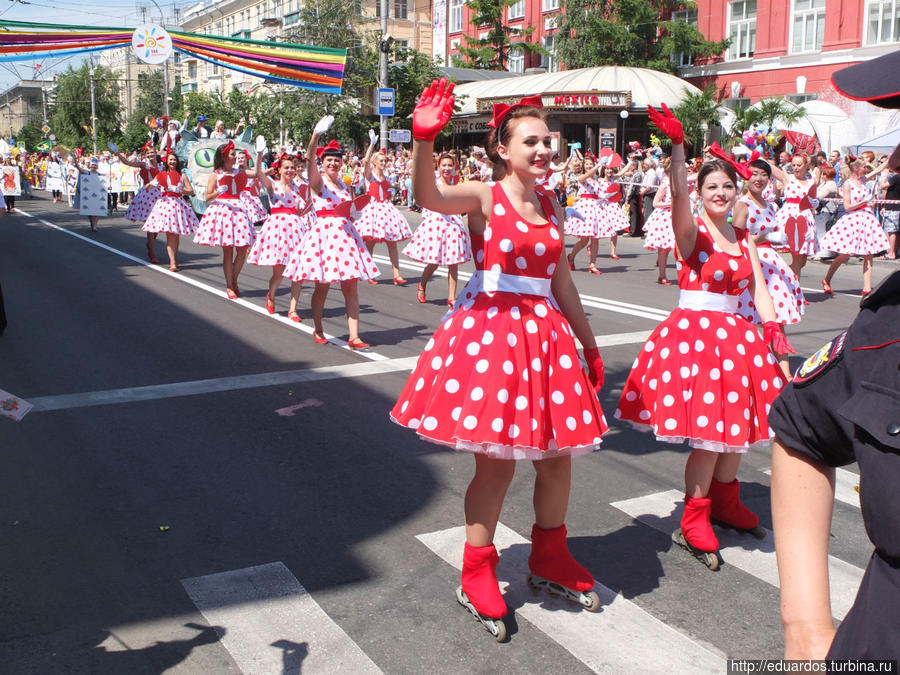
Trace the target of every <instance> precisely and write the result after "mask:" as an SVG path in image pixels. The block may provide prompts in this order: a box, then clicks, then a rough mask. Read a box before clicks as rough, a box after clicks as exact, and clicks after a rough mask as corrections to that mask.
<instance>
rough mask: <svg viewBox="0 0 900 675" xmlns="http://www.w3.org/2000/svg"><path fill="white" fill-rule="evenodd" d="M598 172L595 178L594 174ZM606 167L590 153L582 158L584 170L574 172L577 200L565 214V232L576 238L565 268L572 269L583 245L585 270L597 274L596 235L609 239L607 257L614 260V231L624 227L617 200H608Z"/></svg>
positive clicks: (598, 237) (625, 226)
mask: <svg viewBox="0 0 900 675" xmlns="http://www.w3.org/2000/svg"><path fill="white" fill-rule="evenodd" d="M597 175H599V176H600V178H599V179H597V178H595V176H597ZM605 176H606V167H605V166H602V165H600V164H599V163H598V162H597V159H596V158H595V157H594V156H593V155H590V154H589V155H587V156H585V158H584V173H583V174H581V175H580V176H578V200H577V201H576V202H575V205H574V206H573V207H572V209H571V210H570V211H568V213H569V214H570V215H569V216H568V218H566V222H565V227H564V230H565V233H566V234H568V235H571V236H573V237H580V239H579V240H578V241H577V242H576V243H575V246H573V247H572V251H571V252H570V253H569V256H568V259H567V260H568V263H569V269H570V270H574V269H575V256H576V255H578V252H579V251H580V250H581V249H583V248H584V247H585V246H587V247H588V257H589V258H590V264H589V265H588V272H590V273H591V274H601V272H600V270H599V269H597V266H596V265H595V264H594V261H595V260H596V258H597V249H598V248H599V244H600V239H601V238H602V239H609V242H610V249H611V252H610V254H609V257H610V258H612V259H613V260H618V259H619V256H618V255H616V242H617V241H618V236H617V235H616V232H617V231H619V230H625V229H628V221H627V220H626V218H625V213H624V212H623V211H622V209H621V207H620V206H619V205H618V204H615V203H612V202H610V201H609V200H608V199H607V198H606V195H607V190H608V189H609V186H610V182H609V181H608V180H606V177H605Z"/></svg>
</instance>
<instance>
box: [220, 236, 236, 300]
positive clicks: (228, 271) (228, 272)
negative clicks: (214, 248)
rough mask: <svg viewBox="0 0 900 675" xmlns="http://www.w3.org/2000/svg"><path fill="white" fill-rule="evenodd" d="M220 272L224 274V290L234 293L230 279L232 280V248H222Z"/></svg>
mask: <svg viewBox="0 0 900 675" xmlns="http://www.w3.org/2000/svg"><path fill="white" fill-rule="evenodd" d="M222 271H223V272H224V274H225V288H226V290H229V291H232V292H234V286H232V285H231V284H232V279H233V278H234V246H223V247H222Z"/></svg>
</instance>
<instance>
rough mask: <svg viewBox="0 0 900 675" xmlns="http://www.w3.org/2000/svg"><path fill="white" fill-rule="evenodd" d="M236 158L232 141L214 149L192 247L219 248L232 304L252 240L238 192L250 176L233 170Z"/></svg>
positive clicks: (252, 230)
mask: <svg viewBox="0 0 900 675" xmlns="http://www.w3.org/2000/svg"><path fill="white" fill-rule="evenodd" d="M236 156H237V155H236V152H235V149H234V143H233V142H232V141H228V142H227V143H225V144H223V145H220V146H219V147H218V148H216V154H215V156H214V157H213V169H214V170H213V172H212V173H211V174H210V175H209V182H208V183H207V185H206V195H205V198H206V203H207V204H208V206H207V207H206V212H205V213H204V214H203V218H201V219H200V227H199V228H198V229H197V234H196V235H195V236H194V243H197V244H200V245H201V246H221V247H222V270H223V271H224V273H225V294H226V295H227V296H228V298H229V299H230V300H236V299H237V298H238V296H239V295H240V292H241V291H240V288H238V275H239V274H240V273H241V269H242V268H243V267H244V261H245V260H246V259H247V251H248V250H249V249H250V247H251V246H252V245H253V242H254V241H255V240H256V230H255V229H254V228H253V222H252V221H251V220H250V217H249V216H248V215H247V212H246V211H244V209H243V208H241V191H242V190H243V189H244V187H245V186H246V185H247V180H248V178H249V177H250V173H251V172H250V171H238V170H237V169H236V167H235V158H236ZM258 165H259V164H258V162H257V166H258ZM252 174H253V176H255V175H256V169H253V170H252Z"/></svg>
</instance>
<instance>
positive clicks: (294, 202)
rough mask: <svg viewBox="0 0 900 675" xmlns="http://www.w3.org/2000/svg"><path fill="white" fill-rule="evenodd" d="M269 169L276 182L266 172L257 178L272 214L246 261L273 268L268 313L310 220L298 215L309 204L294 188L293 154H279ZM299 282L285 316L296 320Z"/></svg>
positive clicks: (267, 298) (292, 286)
mask: <svg viewBox="0 0 900 675" xmlns="http://www.w3.org/2000/svg"><path fill="white" fill-rule="evenodd" d="M272 169H273V171H274V172H275V173H276V174H277V175H278V181H277V182H273V181H272V179H270V178H269V177H268V176H266V175H262V176H261V177H260V178H259V181H260V182H261V183H262V185H263V187H264V188H265V189H266V190H268V191H269V203H270V204H271V205H272V213H271V215H270V216H269V217H268V218H266V221H265V224H264V225H263V227H262V230H261V231H260V233H259V236H257V237H256V241H255V242H254V243H253V247H252V248H251V249H250V254H249V255H248V256H247V262H249V263H250V264H251V265H257V266H260V267H271V268H272V276H271V277H270V278H269V290H268V291H267V292H266V311H267V312H268V313H269V314H274V313H275V294H276V293H277V292H278V286H279V285H280V284H281V279H282V277H283V276H284V270H285V266H286V265H287V264H288V263H289V262H290V259H291V254H293V252H294V251H296V250H297V249H298V248H299V247H300V244H301V243H302V242H303V237H305V236H306V232H307V231H308V229H309V223H308V222H307V221H306V220H304V219H303V218H301V217H300V211H301V210H302V209H305V210H309V208H310V206H311V204H310V203H309V201H308V200H307V199H304V198H303V197H301V196H300V195H299V194H298V193H297V192H296V191H295V189H294V179H295V178H296V175H297V170H296V168H295V166H294V158H293V157H291V156H290V155H284V154H283V155H281V157H279V158H278V159H277V160H276V161H275V162H274V163H273V164H272ZM301 285H302V284H301V283H300V282H299V281H294V282H293V283H291V301H290V307H289V308H288V313H287V316H288V318H289V319H290V320H291V321H294V322H297V323H299V322H300V314H298V313H297V302H298V301H299V299H300V287H301Z"/></svg>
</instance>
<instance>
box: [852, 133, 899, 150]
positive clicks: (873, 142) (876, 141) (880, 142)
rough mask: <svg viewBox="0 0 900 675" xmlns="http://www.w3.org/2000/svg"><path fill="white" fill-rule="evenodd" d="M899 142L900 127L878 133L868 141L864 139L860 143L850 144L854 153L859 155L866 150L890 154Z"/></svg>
mask: <svg viewBox="0 0 900 675" xmlns="http://www.w3.org/2000/svg"><path fill="white" fill-rule="evenodd" d="M898 144H900V128H897V129H894V130H893V131H888V132H885V133H883V134H878V135H877V136H875V137H873V138H870V139H869V140H867V141H862V142H861V143H860V144H859V145H853V146H850V151H851V152H852V153H853V154H854V155H858V154H859V153H861V152H864V151H865V150H871V151H872V152H876V153H878V152H883V153H885V154H890V153H891V152H893V150H894V148H896V147H897V145H898Z"/></svg>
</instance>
